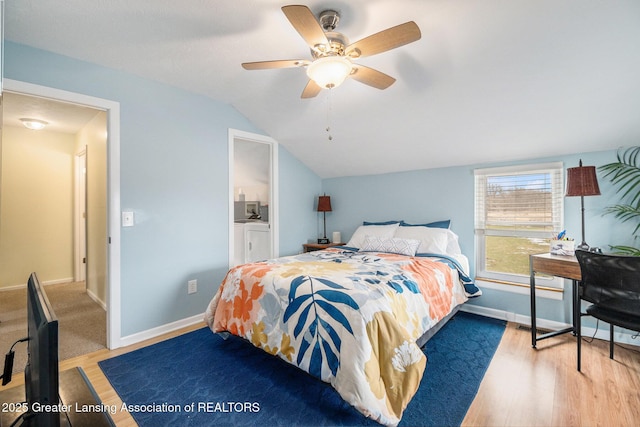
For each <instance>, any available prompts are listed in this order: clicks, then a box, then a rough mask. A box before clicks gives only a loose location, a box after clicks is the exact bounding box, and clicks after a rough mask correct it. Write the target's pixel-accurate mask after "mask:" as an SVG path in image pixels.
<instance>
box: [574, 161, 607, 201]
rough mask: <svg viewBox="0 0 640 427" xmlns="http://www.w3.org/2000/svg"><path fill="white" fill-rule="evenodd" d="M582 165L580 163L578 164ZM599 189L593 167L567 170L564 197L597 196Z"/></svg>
mask: <svg viewBox="0 0 640 427" xmlns="http://www.w3.org/2000/svg"><path fill="white" fill-rule="evenodd" d="M580 163H581V164H582V162H580ZM599 195H600V187H599V186H598V178H597V177H596V167H595V166H578V167H577V168H568V169H567V194H566V196H599Z"/></svg>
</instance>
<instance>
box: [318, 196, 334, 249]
mask: <svg viewBox="0 0 640 427" xmlns="http://www.w3.org/2000/svg"><path fill="white" fill-rule="evenodd" d="M318 212H322V220H323V223H324V237H323V238H322V239H318V243H319V244H327V243H329V239H328V238H327V212H331V197H330V196H327V195H326V194H325V195H324V196H318Z"/></svg>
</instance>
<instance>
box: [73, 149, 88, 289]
mask: <svg viewBox="0 0 640 427" xmlns="http://www.w3.org/2000/svg"><path fill="white" fill-rule="evenodd" d="M74 160H75V162H74V163H75V174H74V183H75V197H74V199H73V200H74V202H73V204H74V212H73V226H74V229H75V233H74V245H73V254H74V256H73V258H74V260H73V267H74V273H73V280H74V282H82V281H86V279H87V259H86V258H87V148H86V146H85V147H84V148H83V149H82V150H81V151H80V152H78V153H76V156H75V159H74ZM87 285H88V284H87V283H86V282H85V286H87Z"/></svg>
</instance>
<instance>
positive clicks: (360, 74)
mask: <svg viewBox="0 0 640 427" xmlns="http://www.w3.org/2000/svg"><path fill="white" fill-rule="evenodd" d="M350 77H351V78H353V79H355V80H357V81H359V82H360V83H364V84H366V85H369V86H373V87H375V88H377V89H386V88H388V87H389V86H391V85H392V84H393V83H394V82H395V81H396V79H394V78H393V77H391V76H388V75H386V74H385V73H383V72H381V71H378V70H374V69H373V68H369V67H365V66H364V65H356V64H354V65H353V69H352V71H351V75H350Z"/></svg>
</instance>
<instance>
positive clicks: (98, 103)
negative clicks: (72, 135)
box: [3, 79, 122, 349]
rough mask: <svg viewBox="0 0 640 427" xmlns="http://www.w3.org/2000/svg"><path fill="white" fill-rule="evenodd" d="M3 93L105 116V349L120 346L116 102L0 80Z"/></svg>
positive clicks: (118, 187)
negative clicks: (80, 107) (66, 104)
mask: <svg viewBox="0 0 640 427" xmlns="http://www.w3.org/2000/svg"><path fill="white" fill-rule="evenodd" d="M3 90H4V91H7V92H15V93H19V94H23V95H30V96H36V97H40V98H48V99H53V100H57V101H63V102H70V103H73V104H79V105H85V106H87V107H91V108H95V109H98V110H103V111H105V112H106V113H107V132H108V136H107V236H108V239H109V242H108V244H109V247H108V251H107V272H106V273H107V277H106V283H107V348H109V349H114V348H118V347H120V346H121V345H122V344H121V338H122V337H121V313H120V308H121V305H120V268H121V266H120V213H119V212H120V103H119V102H115V101H110V100H108V99H102V98H96V97H93V96H89V95H83V94H80V93H75V92H68V91H64V90H60V89H54V88H50V87H46V86H40V85H35V84H32V83H26V82H21V81H18V80H11V79H4V88H3Z"/></svg>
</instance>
